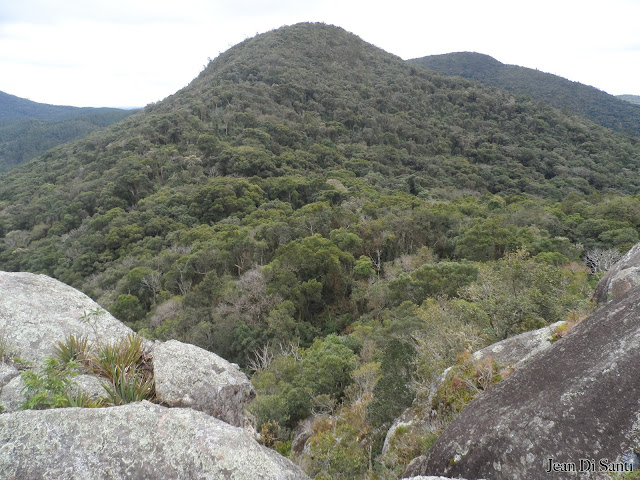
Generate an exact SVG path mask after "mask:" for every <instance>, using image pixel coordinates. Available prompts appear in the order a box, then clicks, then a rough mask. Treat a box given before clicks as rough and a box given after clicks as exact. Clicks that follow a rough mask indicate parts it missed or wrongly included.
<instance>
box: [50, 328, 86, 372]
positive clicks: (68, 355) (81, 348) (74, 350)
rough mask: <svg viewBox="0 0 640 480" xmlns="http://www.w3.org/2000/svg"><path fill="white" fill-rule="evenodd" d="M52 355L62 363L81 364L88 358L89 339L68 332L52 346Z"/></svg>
mask: <svg viewBox="0 0 640 480" xmlns="http://www.w3.org/2000/svg"><path fill="white" fill-rule="evenodd" d="M54 355H55V357H56V358H57V359H58V361H59V362H60V363H61V364H62V365H66V364H69V363H72V362H73V363H76V364H81V363H83V362H85V361H87V360H88V358H89V339H88V338H87V337H82V336H81V337H78V336H76V335H73V334H70V335H68V336H67V337H66V338H65V339H64V341H61V342H58V345H56V346H55V347H54Z"/></svg>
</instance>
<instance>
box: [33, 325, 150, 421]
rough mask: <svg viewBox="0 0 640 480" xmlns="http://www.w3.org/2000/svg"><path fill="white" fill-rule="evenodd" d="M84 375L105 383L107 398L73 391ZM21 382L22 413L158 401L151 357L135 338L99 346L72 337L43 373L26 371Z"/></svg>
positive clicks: (139, 339)
mask: <svg viewBox="0 0 640 480" xmlns="http://www.w3.org/2000/svg"><path fill="white" fill-rule="evenodd" d="M81 373H91V374H94V375H97V376H99V377H101V378H102V379H103V383H102V385H103V387H104V389H105V393H106V395H105V397H104V398H102V399H99V400H97V401H94V400H91V399H90V398H89V397H88V396H87V395H86V394H84V393H82V392H79V391H77V389H74V388H73V386H74V382H73V377H74V376H76V375H78V374H81ZM22 379H23V382H24V384H25V387H24V390H23V391H24V393H25V395H26V397H27V400H26V401H25V402H24V404H23V409H45V408H62V407H76V406H77V407H100V406H110V405H124V404H126V403H130V402H137V401H141V400H153V398H154V397H155V386H154V382H153V368H152V365H151V357H150V354H149V352H148V351H147V350H146V349H145V348H144V341H143V339H142V337H140V336H138V335H135V334H132V335H129V336H128V337H127V338H125V339H122V340H121V341H119V342H114V343H110V344H105V345H98V346H95V345H91V344H90V343H89V341H88V339H87V337H84V336H76V335H69V336H67V337H66V338H65V340H64V341H61V342H59V343H58V345H57V346H56V348H55V353H54V356H53V357H50V358H49V359H47V361H46V362H45V366H44V368H43V369H41V370H40V371H38V372H36V371H34V370H29V371H26V372H24V373H23V374H22Z"/></svg>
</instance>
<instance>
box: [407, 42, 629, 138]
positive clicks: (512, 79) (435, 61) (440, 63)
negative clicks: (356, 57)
mask: <svg viewBox="0 0 640 480" xmlns="http://www.w3.org/2000/svg"><path fill="white" fill-rule="evenodd" d="M409 62H411V63H413V64H415V65H421V66H423V67H426V68H430V69H432V70H436V71H438V72H441V73H444V74H445V75H459V76H461V77H464V78H469V79H471V80H475V81H478V82H481V83H483V84H485V85H488V86H492V87H498V88H504V89H506V90H509V91H511V92H514V93H526V94H528V95H531V96H532V97H533V98H535V99H538V100H541V101H543V102H546V103H548V104H549V105H552V106H554V107H556V108H560V109H566V110H568V111H570V112H573V113H574V114H576V115H580V116H583V117H586V118H588V119H590V120H591V121H592V122H595V123H599V124H600V125H603V126H605V127H607V128H611V129H613V130H616V131H619V132H629V133H632V134H633V135H636V136H640V107H638V106H636V105H630V104H629V102H624V101H623V99H620V98H619V97H618V98H616V97H615V96H613V95H609V94H608V93H605V92H603V91H601V90H598V89H596V88H593V87H590V86H587V85H583V84H581V83H578V82H572V81H570V80H567V79H565V78H562V77H559V76H556V75H552V74H550V73H544V72H541V71H539V70H534V69H531V68H525V67H519V66H517V65H505V64H503V63H501V62H499V61H497V60H496V59H494V58H492V57H490V56H488V55H483V54H480V53H472V52H459V53H449V54H445V55H431V56H428V57H422V58H415V59H413V60H409Z"/></svg>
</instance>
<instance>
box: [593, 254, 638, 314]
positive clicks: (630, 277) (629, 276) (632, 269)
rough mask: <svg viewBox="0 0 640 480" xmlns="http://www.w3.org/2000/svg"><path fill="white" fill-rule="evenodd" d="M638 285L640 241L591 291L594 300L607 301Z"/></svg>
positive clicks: (600, 302)
mask: <svg viewBox="0 0 640 480" xmlns="http://www.w3.org/2000/svg"><path fill="white" fill-rule="evenodd" d="M638 285H640V243H638V244H636V245H634V246H633V248H631V250H629V251H628V252H627V253H626V254H625V255H624V256H623V257H622V258H621V259H620V260H618V261H617V262H616V263H615V264H614V265H613V267H611V268H610V269H609V270H608V271H607V273H605V274H604V276H603V277H602V278H601V279H600V281H599V282H598V285H596V288H595V289H594V291H593V298H594V300H595V301H596V302H597V303H599V304H602V303H607V302H608V301H610V300H614V299H616V298H619V297H621V296H622V295H624V294H625V293H626V292H628V291H629V290H631V289H632V288H634V287H636V286H638Z"/></svg>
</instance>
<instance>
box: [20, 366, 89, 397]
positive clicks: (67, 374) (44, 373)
mask: <svg viewBox="0 0 640 480" xmlns="http://www.w3.org/2000/svg"><path fill="white" fill-rule="evenodd" d="M77 374H78V369H77V365H76V364H74V363H67V364H61V363H60V362H58V361H57V360H56V359H55V358H49V359H47V360H46V362H45V364H44V368H43V369H42V370H40V371H34V370H27V371H25V372H23V373H22V381H23V383H24V388H23V392H24V394H25V396H26V398H27V399H26V400H25V402H24V403H23V404H22V408H23V409H24V410H43V409H47V408H62V407H68V406H69V396H68V392H69V391H70V389H71V386H72V383H73V382H72V380H71V378H72V377H73V376H75V375H77Z"/></svg>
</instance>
